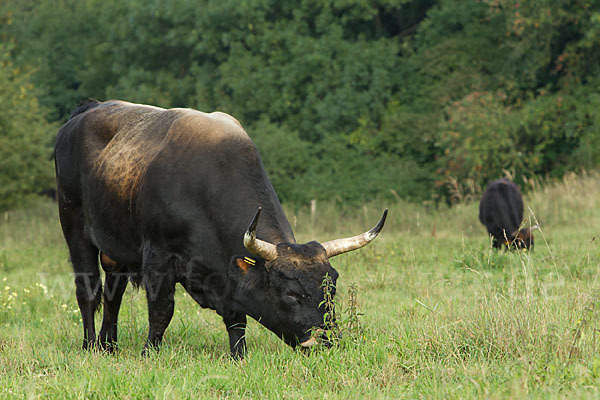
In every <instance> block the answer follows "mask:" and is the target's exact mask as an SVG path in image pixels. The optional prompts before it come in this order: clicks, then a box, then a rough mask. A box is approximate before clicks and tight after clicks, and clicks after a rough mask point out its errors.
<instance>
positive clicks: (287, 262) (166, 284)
mask: <svg viewBox="0 0 600 400" xmlns="http://www.w3.org/2000/svg"><path fill="white" fill-rule="evenodd" d="M55 162H56V175H57V186H58V202H59V211H60V213H59V214H60V221H61V225H62V228H63V233H64V236H65V239H66V241H67V245H68V247H69V252H70V255H71V262H72V264H73V269H74V271H75V285H76V295H77V302H78V304H79V308H80V310H81V316H82V320H83V332H84V340H83V347H84V348H88V347H90V346H91V345H93V344H94V343H97V342H98V343H99V345H100V346H102V347H103V348H105V349H107V350H109V351H112V350H114V348H115V347H116V343H117V318H118V314H119V307H120V305H121V299H122V296H123V292H124V291H125V288H126V286H127V282H128V280H129V279H131V280H132V281H134V283H137V284H141V285H143V286H144V287H145V289H146V297H147V301H148V320H149V332H148V339H147V341H146V345H145V347H144V352H147V351H148V349H149V348H152V347H157V346H158V345H159V344H160V343H161V340H162V338H163V334H164V332H165V329H166V328H167V326H168V325H169V322H170V321H171V317H172V316H173V309H174V292H175V284H176V283H179V284H181V285H182V286H183V287H184V289H185V290H186V291H187V292H188V293H189V294H190V295H191V297H192V298H193V299H194V300H195V301H196V302H198V303H199V304H200V305H201V306H202V307H207V308H211V309H213V310H215V311H216V312H217V313H218V314H219V315H220V316H221V317H223V321H224V322H225V326H226V328H227V331H228V333H229V345H230V349H231V353H232V355H233V356H234V357H241V356H242V355H243V354H244V352H245V347H246V342H245V338H244V337H245V336H244V335H245V328H246V316H247V315H249V316H251V317H252V318H254V319H256V320H257V321H258V322H260V323H261V324H262V325H264V326H265V327H267V328H268V329H269V330H271V331H273V332H274V333H275V334H276V335H277V336H279V337H280V338H282V339H283V340H284V341H285V342H286V343H287V344H289V345H291V346H296V345H297V344H299V345H300V346H303V347H307V346H310V345H312V344H313V343H314V342H315V340H314V335H313V334H312V333H311V332H318V329H316V330H313V328H319V327H322V325H323V323H324V314H325V308H324V307H323V306H322V305H321V302H322V301H323V299H324V294H323V290H322V288H321V283H322V281H323V279H324V277H325V275H326V274H328V275H329V276H330V277H331V279H332V280H333V282H334V283H335V281H336V279H337V278H338V273H337V271H336V270H335V269H333V268H332V266H331V265H330V264H329V259H330V258H332V257H334V256H337V255H339V254H342V253H345V252H347V251H351V250H354V249H358V248H360V247H362V246H364V245H366V244H367V243H369V242H370V241H371V240H373V239H374V238H375V237H376V236H377V234H378V233H379V232H380V231H381V229H382V228H383V224H384V222H385V218H386V215H387V210H386V211H385V212H384V214H383V217H382V218H381V220H380V221H379V223H378V224H377V225H376V226H375V227H374V228H373V229H371V230H370V231H368V232H366V233H363V234H362V235H358V236H354V237H349V238H345V239H337V240H332V241H328V242H325V243H322V244H321V243H318V242H308V243H305V244H299V243H296V239H295V238H294V234H293V232H292V229H291V227H290V224H289V222H288V220H287V219H286V217H285V215H284V212H283V209H282V208H281V205H280V203H279V201H278V200H277V195H276V194H275V191H274V190H273V187H272V186H271V183H270V182H269V179H268V178H267V175H266V173H265V170H264V168H263V165H262V162H261V159H260V156H259V155H258V151H257V149H256V147H255V146H254V143H252V141H251V140H250V138H249V137H248V135H247V134H246V132H245V131H244V129H243V128H242V126H241V125H240V123H239V122H238V121H237V120H236V119H235V118H233V117H231V116H229V115H227V114H224V113H220V112H214V113H211V114H206V113H202V112H199V111H195V110H191V109H181V108H178V109H169V110H167V109H162V108H158V107H152V106H147V105H140V104H132V103H127V102H123V101H114V100H113V101H107V102H97V101H90V102H88V103H87V104H84V105H82V106H80V107H79V108H77V109H76V110H74V111H73V113H72V114H71V117H70V119H69V121H67V123H65V125H63V126H62V128H61V129H60V131H59V133H58V137H57V141H56V147H55ZM261 209H262V214H261ZM259 215H260V219H259ZM250 222H251V223H250ZM249 223H250V226H249V227H248V224H249ZM259 238H260V239H259ZM99 261H100V264H101V265H102V268H103V269H104V270H105V272H106V279H105V283H104V294H102V284H101V281H100V272H99V268H98V262H99ZM102 297H104V302H103V303H104V310H103V313H104V316H103V321H102V328H101V329H100V334H99V338H96V332H95V327H94V312H95V310H96V309H97V308H98V307H99V305H100V302H101V298H102Z"/></svg>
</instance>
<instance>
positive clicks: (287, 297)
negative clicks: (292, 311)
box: [283, 291, 303, 305]
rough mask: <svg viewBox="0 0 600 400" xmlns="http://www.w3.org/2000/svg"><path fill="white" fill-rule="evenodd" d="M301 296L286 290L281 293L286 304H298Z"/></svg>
mask: <svg viewBox="0 0 600 400" xmlns="http://www.w3.org/2000/svg"><path fill="white" fill-rule="evenodd" d="M302 297H303V296H302V295H300V294H298V293H295V292H291V291H287V292H285V294H284V295H283V301H284V303H286V304H289V305H295V304H299V303H300V302H301V301H302Z"/></svg>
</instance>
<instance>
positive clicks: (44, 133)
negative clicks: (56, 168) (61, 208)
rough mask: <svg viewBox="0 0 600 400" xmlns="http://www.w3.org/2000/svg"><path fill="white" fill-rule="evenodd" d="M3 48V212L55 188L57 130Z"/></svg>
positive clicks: (0, 55) (0, 148) (0, 152)
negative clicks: (53, 151) (52, 159)
mask: <svg viewBox="0 0 600 400" xmlns="http://www.w3.org/2000/svg"><path fill="white" fill-rule="evenodd" d="M9 52H10V51H9V48H8V47H7V46H5V45H0V110H2V113H0V171H1V173H0V209H1V210H4V209H7V208H10V207H13V206H15V205H16V204H18V203H19V202H21V201H23V200H24V199H25V198H27V197H28V196H30V195H32V194H34V193H37V192H39V191H40V190H42V189H44V188H47V187H49V186H51V185H53V168H52V164H51V162H50V156H51V150H50V149H51V143H52V139H51V138H52V137H53V135H54V132H55V127H53V126H52V125H50V124H48V122H47V121H46V120H45V118H44V111H43V110H42V108H41V107H40V105H39V103H38V100H37V97H36V96H35V91H34V88H33V85H32V84H31V83H30V82H29V74H28V73H26V72H23V71H22V70H21V69H19V68H16V67H14V66H13V65H12V64H11V62H10V61H9Z"/></svg>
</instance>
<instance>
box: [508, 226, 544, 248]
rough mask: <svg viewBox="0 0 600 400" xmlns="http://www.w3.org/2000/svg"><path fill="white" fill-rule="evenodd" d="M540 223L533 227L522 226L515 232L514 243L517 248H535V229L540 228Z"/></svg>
mask: <svg viewBox="0 0 600 400" xmlns="http://www.w3.org/2000/svg"><path fill="white" fill-rule="evenodd" d="M538 228H539V226H538V225H534V226H532V227H531V228H520V229H518V230H517V231H516V232H514V233H513V238H514V239H513V240H512V243H514V245H515V246H516V247H517V249H527V250H529V249H532V250H533V245H534V243H533V231H534V230H536V229H538Z"/></svg>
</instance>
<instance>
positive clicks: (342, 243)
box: [322, 208, 388, 258]
mask: <svg viewBox="0 0 600 400" xmlns="http://www.w3.org/2000/svg"><path fill="white" fill-rule="evenodd" d="M387 212H388V210H387V208H386V209H385V211H383V216H382V217H381V219H380V220H379V222H378V223H377V225H375V227H374V228H373V229H371V230H370V231H368V232H365V233H363V234H362V235H358V236H353V237H349V238H345V239H336V240H330V241H329V242H325V243H323V244H322V246H323V247H324V248H325V251H326V252H327V257H329V258H331V257H335V256H339V255H340V254H343V253H346V252H348V251H352V250H356V249H360V248H361V247H363V246H365V245H367V244H368V243H369V242H370V241H371V240H373V239H375V238H376V237H377V235H378V234H379V232H381V229H382V228H383V224H385V219H386V218H387Z"/></svg>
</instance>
